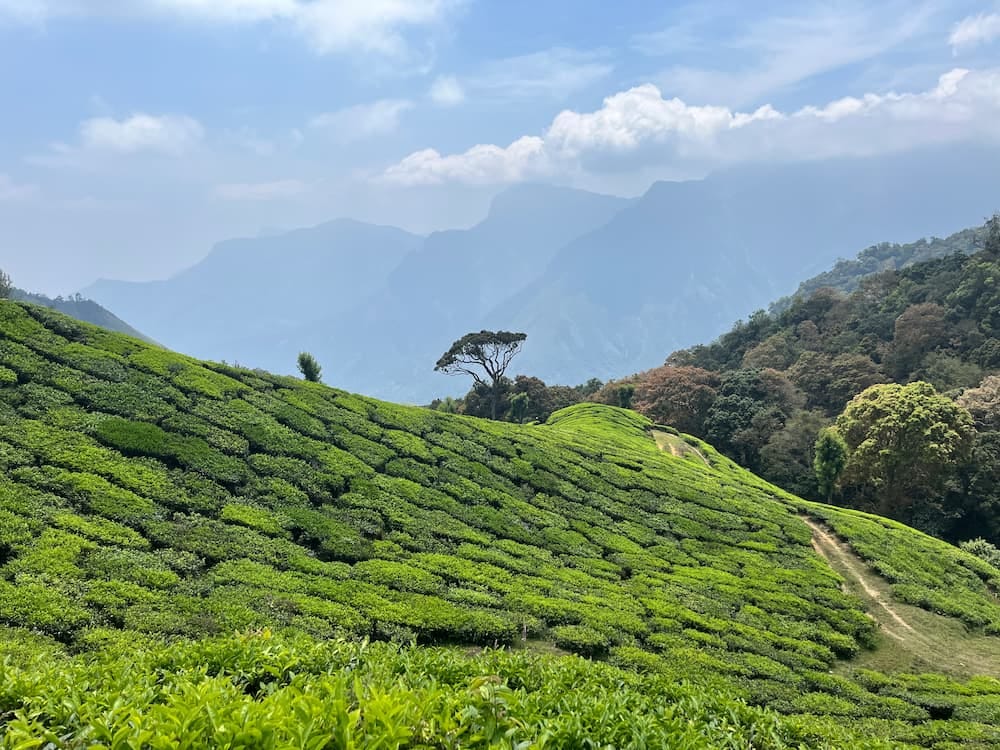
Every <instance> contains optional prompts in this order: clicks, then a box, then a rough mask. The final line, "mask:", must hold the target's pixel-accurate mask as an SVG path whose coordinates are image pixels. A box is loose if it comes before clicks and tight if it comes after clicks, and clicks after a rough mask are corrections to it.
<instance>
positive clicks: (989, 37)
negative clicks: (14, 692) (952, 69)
mask: <svg viewBox="0 0 1000 750" xmlns="http://www.w3.org/2000/svg"><path fill="white" fill-rule="evenodd" d="M995 39H1000V13H980V14H979V15H978V16H969V17H968V18H963V19H962V20H961V21H959V22H958V23H957V24H955V28H954V29H952V32H951V36H949V37H948V43H949V44H950V45H951V47H952V50H954V51H955V52H958V51H959V50H961V49H964V48H967V47H976V46H978V45H980V44H988V43H990V42H992V41H993V40H995Z"/></svg>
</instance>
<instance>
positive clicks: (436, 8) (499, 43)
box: [0, 0, 1000, 294]
mask: <svg viewBox="0 0 1000 750" xmlns="http://www.w3.org/2000/svg"><path fill="white" fill-rule="evenodd" d="M968 142H987V143H1000V1H998V2H965V1H964V0H956V1H954V2H943V1H942V0H927V1H926V2H921V0H882V1H881V2H863V1H861V0H858V1H855V0H825V1H822V2H817V1H815V0H791V1H787V2H784V1H776V2H769V1H767V0H761V1H760V2H753V3H748V2H745V1H744V0H697V1H695V2H690V3H671V2H660V3H651V2H648V1H647V0H618V1H617V2H614V3H611V2H607V1H606V0H0V268H3V269H5V270H6V271H7V272H8V273H10V274H11V276H12V277H13V278H14V281H15V283H17V284H18V285H19V286H22V287H24V288H27V289H30V290H32V291H40V292H45V293H49V294H68V293H73V292H75V291H77V290H79V289H82V288H84V287H85V286H86V285H87V284H89V283H90V282H92V281H94V280H96V279H97V278H116V279H130V280H143V279H155V278H165V277H168V276H170V275H171V274H173V273H176V272H177V271H178V270H181V269H183V268H185V267H187V266H190V265H191V264H193V263H195V262H197V261H198V260H199V259H200V258H202V257H204V256H205V255H206V254H207V253H208V252H209V251H210V249H211V247H212V245H213V244H214V243H215V242H217V241H220V240H224V239H227V238H231V237H235V236H253V235H256V234H259V233H261V232H271V231H276V230H281V229H289V228H293V227H298V226H306V225H312V224H316V223H320V222H322V221H327V220H330V219H334V218H339V217H345V216H348V217H353V218H357V219H361V220H365V221H372V222H376V223H384V224H393V225H396V226H400V227H403V228H405V229H408V230H411V231H415V232H429V231H432V230H435V229H442V228H448V227H459V226H468V225H471V224H472V223H475V221H477V220H478V219H480V218H481V217H482V216H483V215H484V213H485V211H486V210H487V206H488V202H489V199H490V198H491V197H492V196H493V195H494V194H496V193H497V192H498V191H500V190H502V189H504V188H505V187H506V186H509V185H511V184H514V183H517V182H524V181H531V182H546V183H553V184H561V185H570V186H575V187H580V188H585V189H589V190H595V191H598V192H606V193H614V194H618V195H628V196H631V195H638V194H640V193H642V192H643V191H644V190H645V189H646V188H648V186H649V185H650V184H651V183H652V182H654V181H655V180H660V179H692V178H699V177H702V176H704V175H705V174H707V173H709V172H711V171H712V170H714V169H718V168H721V167H725V166H730V165H734V164H741V163H747V162H754V161H759V160H762V159H766V160H783V161H796V160H803V159H815V158H837V157H842V156H864V155H868V154H881V153H886V152H890V151H905V150H907V149H914V148H919V147H921V146H927V145H941V144H945V145H947V144H950V143H968Z"/></svg>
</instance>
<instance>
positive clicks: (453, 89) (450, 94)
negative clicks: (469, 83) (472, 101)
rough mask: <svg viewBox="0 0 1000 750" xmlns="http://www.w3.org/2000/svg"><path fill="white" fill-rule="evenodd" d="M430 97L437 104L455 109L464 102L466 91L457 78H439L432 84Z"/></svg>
mask: <svg viewBox="0 0 1000 750" xmlns="http://www.w3.org/2000/svg"><path fill="white" fill-rule="evenodd" d="M429 96H430V98H431V100H432V101H433V102H434V103H435V104H439V105H441V106H442V107H453V106H455V105H456V104H461V103H462V101H464V99H465V91H464V90H463V89H462V84H460V83H459V82H458V79H457V78H455V76H438V77H437V78H436V79H435V80H434V83H432V84H431V89H430V92H429Z"/></svg>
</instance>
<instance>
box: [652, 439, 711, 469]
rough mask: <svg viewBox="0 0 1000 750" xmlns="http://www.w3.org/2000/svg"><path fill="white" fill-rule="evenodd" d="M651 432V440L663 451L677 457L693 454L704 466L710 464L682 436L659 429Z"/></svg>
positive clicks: (702, 454) (703, 455)
mask: <svg viewBox="0 0 1000 750" xmlns="http://www.w3.org/2000/svg"><path fill="white" fill-rule="evenodd" d="M651 432H652V435H653V440H655V441H656V446H657V447H658V448H659V449H660V450H661V451H663V452H664V453H669V454H670V455H672V456H676V457H677V458H684V457H685V456H691V455H694V456H697V457H698V458H700V459H701V461H702V463H704V464H705V466H711V465H712V464H710V463H709V462H708V459H707V458H705V454H704V453H702V452H701V451H700V450H698V449H697V448H696V447H694V446H693V445H691V444H690V443H686V442H684V439H683V438H680V437H678V436H677V435H671V434H670V433H669V432H663V431H661V430H651Z"/></svg>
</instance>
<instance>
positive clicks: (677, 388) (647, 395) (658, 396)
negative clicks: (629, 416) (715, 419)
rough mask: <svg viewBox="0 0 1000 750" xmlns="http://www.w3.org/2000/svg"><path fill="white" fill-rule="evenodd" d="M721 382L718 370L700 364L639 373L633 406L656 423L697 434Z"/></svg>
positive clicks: (667, 366)
mask: <svg viewBox="0 0 1000 750" xmlns="http://www.w3.org/2000/svg"><path fill="white" fill-rule="evenodd" d="M719 382H720V379H719V376H718V375H717V374H716V373H714V372H710V371H709V370H703V369H702V368H700V367H672V366H670V365H664V366H663V367H657V368H655V369H652V370H648V371H646V372H644V373H642V374H641V375H640V376H639V378H638V380H637V381H636V384H635V397H634V401H633V406H634V407H635V409H636V411H638V412H639V413H641V414H644V415H645V416H647V417H649V418H650V419H652V420H653V421H654V422H659V423H660V424H667V425H670V426H672V427H676V428H677V429H678V430H680V431H681V432H688V433H691V434H695V435H697V434H700V433H701V432H702V429H703V425H704V421H705V415H706V414H707V413H708V410H709V408H711V406H712V403H713V402H714V401H715V397H716V396H717V395H718V388H719Z"/></svg>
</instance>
